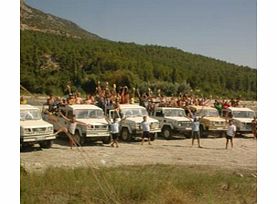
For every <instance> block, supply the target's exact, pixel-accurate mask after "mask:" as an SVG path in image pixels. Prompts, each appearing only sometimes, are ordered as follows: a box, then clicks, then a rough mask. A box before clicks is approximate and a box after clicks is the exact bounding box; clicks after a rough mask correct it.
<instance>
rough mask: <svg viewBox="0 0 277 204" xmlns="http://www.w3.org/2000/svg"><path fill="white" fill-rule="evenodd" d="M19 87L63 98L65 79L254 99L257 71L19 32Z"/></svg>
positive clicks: (85, 86) (86, 88) (90, 86)
mask: <svg viewBox="0 0 277 204" xmlns="http://www.w3.org/2000/svg"><path fill="white" fill-rule="evenodd" d="M20 54H21V60H20V62H21V72H20V77H21V79H20V80H21V84H22V85H23V86H24V87H26V88H27V89H28V90H30V91H32V92H34V93H50V92H51V93H52V94H62V93H63V90H64V88H65V86H66V84H67V82H68V81H72V82H73V84H74V86H75V87H76V88H78V89H79V90H80V91H83V92H93V91H94V90H95V86H96V84H97V81H98V80H99V81H108V82H110V84H113V83H116V84H119V85H127V86H129V87H130V88H132V87H138V88H140V89H141V90H145V89H146V88H147V87H148V86H150V87H152V88H153V89H154V90H155V89H157V88H161V90H162V92H163V93H164V94H166V95H172V94H173V95H176V94H178V92H179V91H183V90H185V91H188V90H190V88H191V89H192V90H193V91H196V92H197V93H198V94H203V95H206V96H208V95H218V96H228V97H236V96H242V98H245V99H255V98H256V91H257V73H256V70H255V69H251V68H247V67H242V66H237V65H234V64H229V63H226V62H223V61H219V60H215V59H212V58H208V57H204V56H200V55H195V54H190V53H187V52H184V51H182V50H178V49H176V48H168V47H161V46H154V45H145V46H142V45H137V44H134V43H123V42H111V41H103V40H100V41H99V40H92V39H75V38H67V37H63V36H58V35H53V34H47V33H41V32H34V31H21V49H20Z"/></svg>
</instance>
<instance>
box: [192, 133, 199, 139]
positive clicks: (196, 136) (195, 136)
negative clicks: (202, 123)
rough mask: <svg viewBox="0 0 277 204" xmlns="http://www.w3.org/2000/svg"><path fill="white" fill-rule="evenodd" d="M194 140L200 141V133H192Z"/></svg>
mask: <svg viewBox="0 0 277 204" xmlns="http://www.w3.org/2000/svg"><path fill="white" fill-rule="evenodd" d="M192 138H193V139H195V138H197V139H200V133H199V131H192Z"/></svg>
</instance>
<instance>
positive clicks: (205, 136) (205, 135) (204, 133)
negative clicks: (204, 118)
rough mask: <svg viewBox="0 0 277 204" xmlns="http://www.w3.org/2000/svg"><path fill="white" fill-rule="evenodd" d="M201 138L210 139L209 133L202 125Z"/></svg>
mask: <svg viewBox="0 0 277 204" xmlns="http://www.w3.org/2000/svg"><path fill="white" fill-rule="evenodd" d="M200 137H202V138H207V137H208V133H207V132H206V131H205V130H204V127H203V125H200Z"/></svg>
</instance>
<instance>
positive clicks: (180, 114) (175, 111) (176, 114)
mask: <svg viewBox="0 0 277 204" xmlns="http://www.w3.org/2000/svg"><path fill="white" fill-rule="evenodd" d="M164 116H167V117H168V116H170V117H185V116H186V113H185V111H184V110H178V109H170V110H164Z"/></svg>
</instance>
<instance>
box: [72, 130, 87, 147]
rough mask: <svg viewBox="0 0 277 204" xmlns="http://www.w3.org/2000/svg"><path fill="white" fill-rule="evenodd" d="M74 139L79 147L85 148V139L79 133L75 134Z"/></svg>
mask: <svg viewBox="0 0 277 204" xmlns="http://www.w3.org/2000/svg"><path fill="white" fill-rule="evenodd" d="M73 139H74V140H75V141H76V143H77V145H80V146H83V145H84V144H85V138H84V137H83V136H81V135H80V133H79V131H76V132H75V135H74V138H73ZM75 141H74V142H75Z"/></svg>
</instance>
